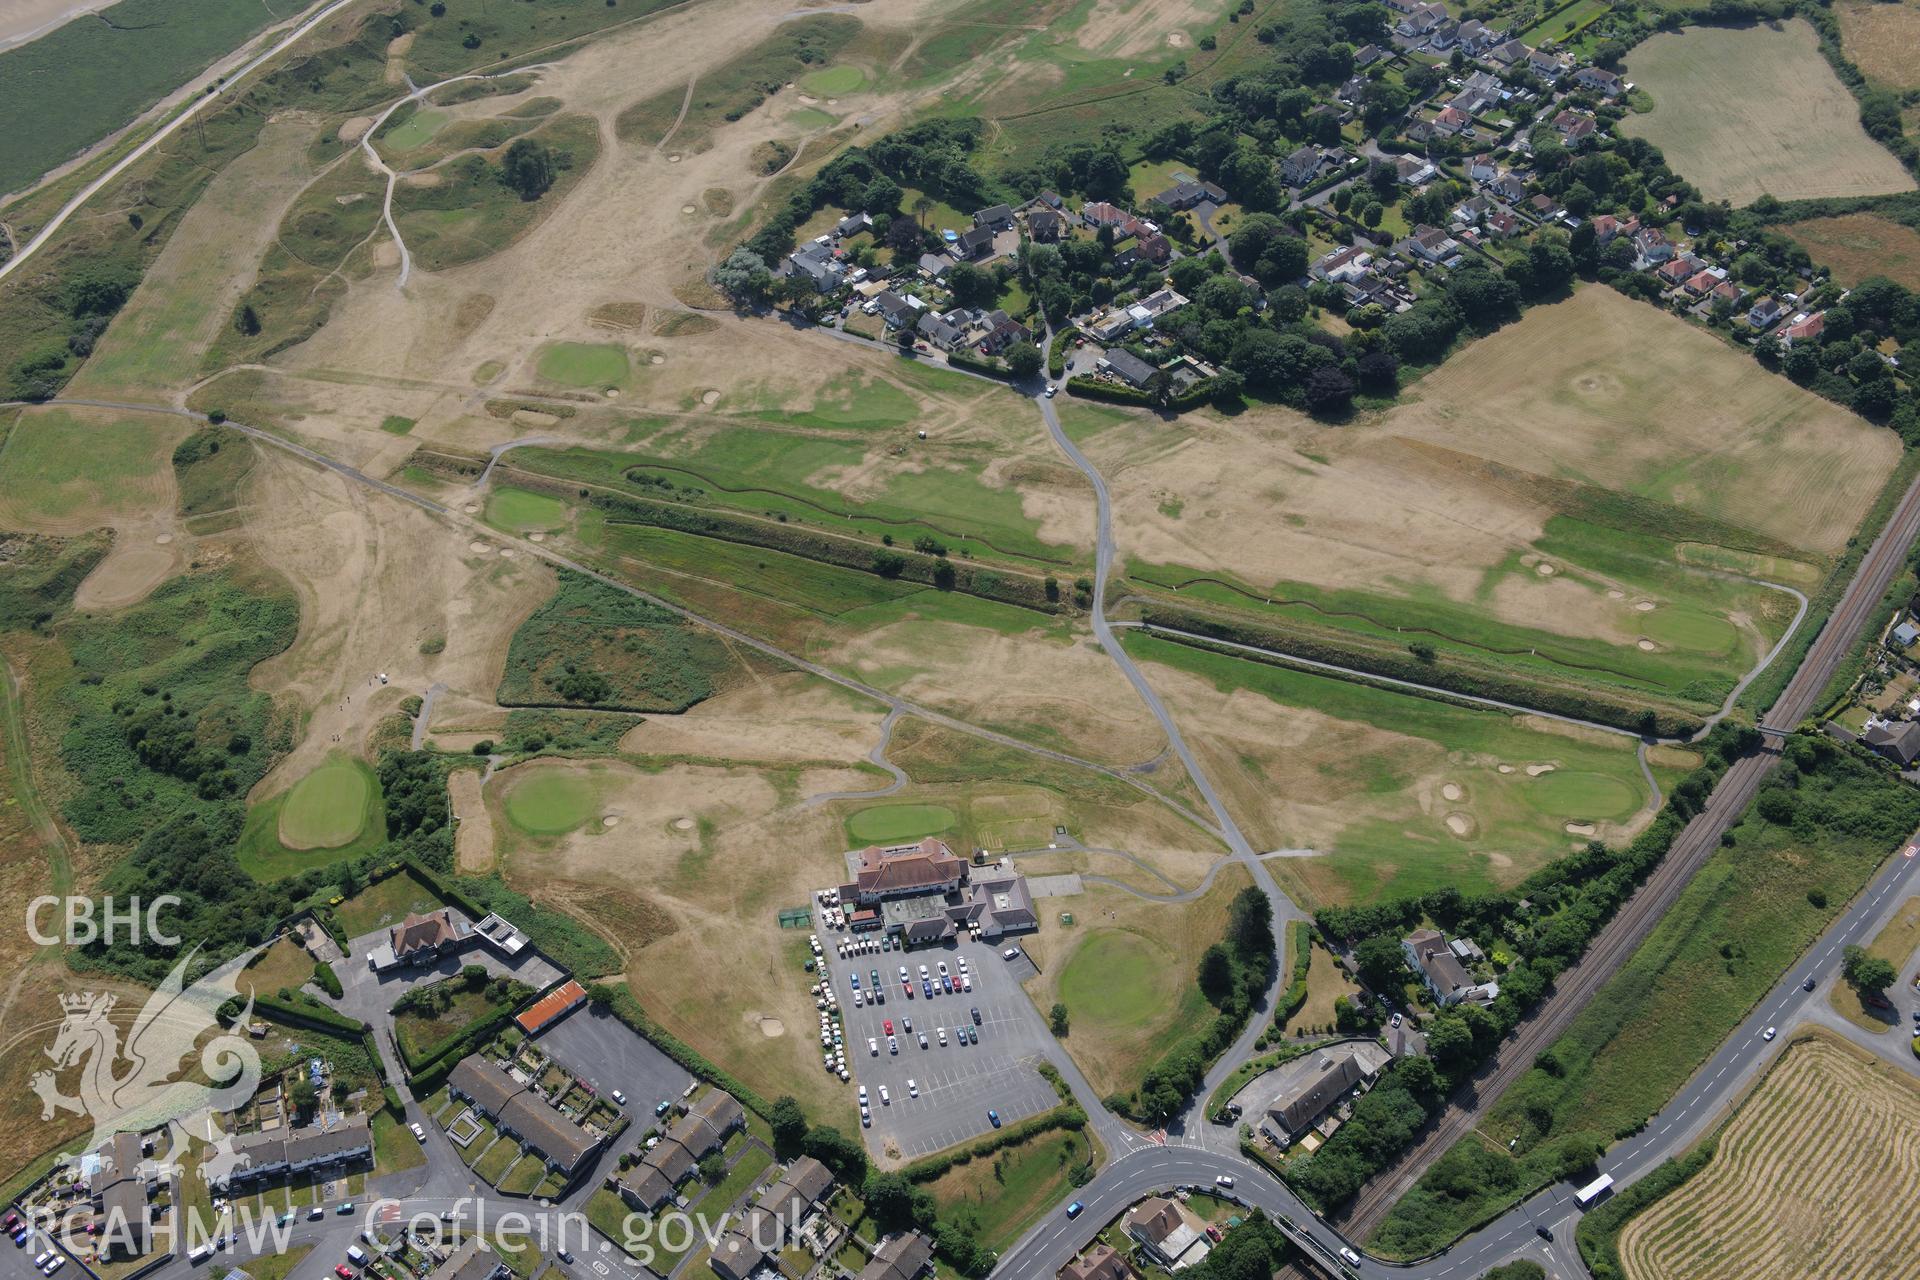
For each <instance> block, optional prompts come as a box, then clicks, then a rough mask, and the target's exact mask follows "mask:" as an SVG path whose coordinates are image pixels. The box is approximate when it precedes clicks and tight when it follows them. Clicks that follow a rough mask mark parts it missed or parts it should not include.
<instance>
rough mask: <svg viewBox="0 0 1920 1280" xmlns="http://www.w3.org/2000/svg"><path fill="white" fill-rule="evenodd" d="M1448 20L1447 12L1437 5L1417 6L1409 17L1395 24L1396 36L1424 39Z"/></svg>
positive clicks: (1409, 13) (1410, 12)
mask: <svg viewBox="0 0 1920 1280" xmlns="http://www.w3.org/2000/svg"><path fill="white" fill-rule="evenodd" d="M1446 20H1447V11H1446V10H1445V9H1444V8H1442V7H1441V6H1439V5H1437V4H1422V5H1416V6H1415V7H1414V8H1413V9H1412V10H1411V11H1409V12H1408V14H1407V16H1406V17H1404V18H1402V19H1400V21H1399V22H1398V23H1397V24H1395V26H1394V28H1393V30H1394V34H1395V35H1400V36H1405V37H1407V38H1408V39H1414V38H1416V37H1422V38H1424V37H1425V36H1426V35H1428V34H1429V33H1430V32H1432V30H1433V29H1434V28H1435V27H1437V26H1439V25H1440V24H1441V23H1443V22H1445V21H1446Z"/></svg>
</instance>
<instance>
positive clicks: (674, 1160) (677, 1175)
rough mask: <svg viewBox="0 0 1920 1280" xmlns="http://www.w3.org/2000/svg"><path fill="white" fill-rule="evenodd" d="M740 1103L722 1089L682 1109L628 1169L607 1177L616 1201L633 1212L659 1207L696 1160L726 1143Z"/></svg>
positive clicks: (742, 1120)
mask: <svg viewBox="0 0 1920 1280" xmlns="http://www.w3.org/2000/svg"><path fill="white" fill-rule="evenodd" d="M746 1119H747V1113H746V1110H745V1109H744V1108H743V1107H741V1105H740V1103H739V1101H738V1100H737V1099H736V1098H735V1097H734V1096H733V1095H732V1094H730V1093H727V1092H726V1091H725V1090H722V1089H709V1090H708V1091H707V1092H706V1093H704V1094H702V1095H701V1096H700V1097H699V1098H697V1099H696V1100H695V1101H694V1103H693V1105H691V1106H690V1107H688V1108H687V1111H686V1114H685V1115H683V1116H681V1117H680V1119H679V1120H677V1121H675V1122H674V1124H673V1126H672V1127H671V1128H670V1129H668V1130H667V1132H666V1134H665V1136H663V1137H662V1138H661V1139H660V1140H659V1141H658V1142H656V1143H654V1144H653V1147H652V1148H651V1149H650V1150H648V1152H647V1153H646V1154H645V1155H643V1156H641V1157H640V1160H639V1162H638V1163H637V1164H635V1165H634V1166H633V1167H632V1168H631V1169H629V1170H627V1171H626V1172H625V1173H623V1174H620V1175H619V1176H618V1177H616V1178H614V1179H612V1185H613V1189H614V1190H615V1191H616V1192H618V1193H619V1195H620V1198H621V1199H622V1200H625V1201H626V1202H627V1203H628V1204H630V1205H632V1206H633V1207H634V1208H636V1209H646V1210H653V1209H658V1208H659V1207H660V1206H661V1205H663V1204H665V1203H667V1201H669V1200H671V1199H673V1195H674V1189H675V1188H676V1187H678V1186H679V1185H680V1184H681V1183H682V1182H684V1181H686V1180H687V1178H689V1177H691V1176H692V1174H693V1171H694V1170H695V1169H696V1168H697V1167H698V1166H699V1164H700V1161H702V1160H703V1159H705V1158H706V1157H707V1156H708V1155H709V1154H711V1153H712V1152H715V1151H718V1150H720V1149H721V1148H722V1147H723V1146H725V1145H726V1141H727V1135H729V1134H731V1133H732V1132H733V1131H734V1130H736V1129H739V1128H742V1127H744V1126H745V1124H746Z"/></svg>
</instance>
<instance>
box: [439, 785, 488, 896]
mask: <svg viewBox="0 0 1920 1280" xmlns="http://www.w3.org/2000/svg"><path fill="white" fill-rule="evenodd" d="M447 795H448V798H449V799H451V800H452V801H453V816H454V819H455V821H456V822H457V823H458V824H459V825H457V826H456V827H455V828H454V829H453V854H454V860H455V861H456V862H457V863H458V864H459V867H460V870H461V871H463V872H469V873H473V874H476V875H484V874H485V873H487V872H489V871H491V870H493V860H494V852H493V815H492V814H491V813H489V812H488V811H487V805H486V800H485V797H483V796H482V795H481V794H480V771H479V770H478V769H456V770H455V771H454V772H453V773H451V774H450V775H448V777H447Z"/></svg>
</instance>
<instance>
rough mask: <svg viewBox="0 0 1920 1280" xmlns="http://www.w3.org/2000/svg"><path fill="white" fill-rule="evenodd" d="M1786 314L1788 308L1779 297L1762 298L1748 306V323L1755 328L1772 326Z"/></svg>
mask: <svg viewBox="0 0 1920 1280" xmlns="http://www.w3.org/2000/svg"><path fill="white" fill-rule="evenodd" d="M1785 314H1787V309H1786V308H1785V307H1783V306H1781V305H1780V300H1779V299H1778V298H1771V297H1769V298H1762V299H1760V300H1759V301H1758V302H1756V303H1754V304H1753V305H1752V306H1751V307H1749V308H1747V324H1748V326H1749V327H1751V328H1755V329H1766V328H1770V327H1771V326H1773V325H1774V324H1777V323H1778V322H1779V320H1780V317H1781V316H1783V315H1785Z"/></svg>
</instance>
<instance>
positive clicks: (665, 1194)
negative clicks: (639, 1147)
mask: <svg viewBox="0 0 1920 1280" xmlns="http://www.w3.org/2000/svg"><path fill="white" fill-rule="evenodd" d="M647 1154H648V1155H652V1154H653V1153H652V1152H648V1153H647ZM612 1186H613V1190H614V1192H615V1193H616V1194H618V1195H619V1197H620V1198H621V1199H622V1200H624V1201H626V1202H627V1204H628V1205H629V1206H631V1207H633V1208H635V1209H638V1210H640V1211H641V1212H643V1213H652V1212H654V1211H655V1210H656V1209H658V1208H659V1207H660V1206H661V1205H663V1204H665V1203H667V1202H668V1201H669V1200H671V1199H673V1182H672V1181H671V1180H670V1179H669V1178H668V1177H667V1176H666V1174H664V1173H662V1172H661V1171H660V1169H659V1167H658V1166H657V1165H653V1164H649V1163H647V1161H645V1160H642V1161H641V1162H640V1163H639V1164H636V1165H634V1166H633V1167H632V1168H631V1169H628V1170H627V1171H626V1172H625V1173H623V1174H620V1175H619V1176H617V1177H615V1178H614V1179H612Z"/></svg>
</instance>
